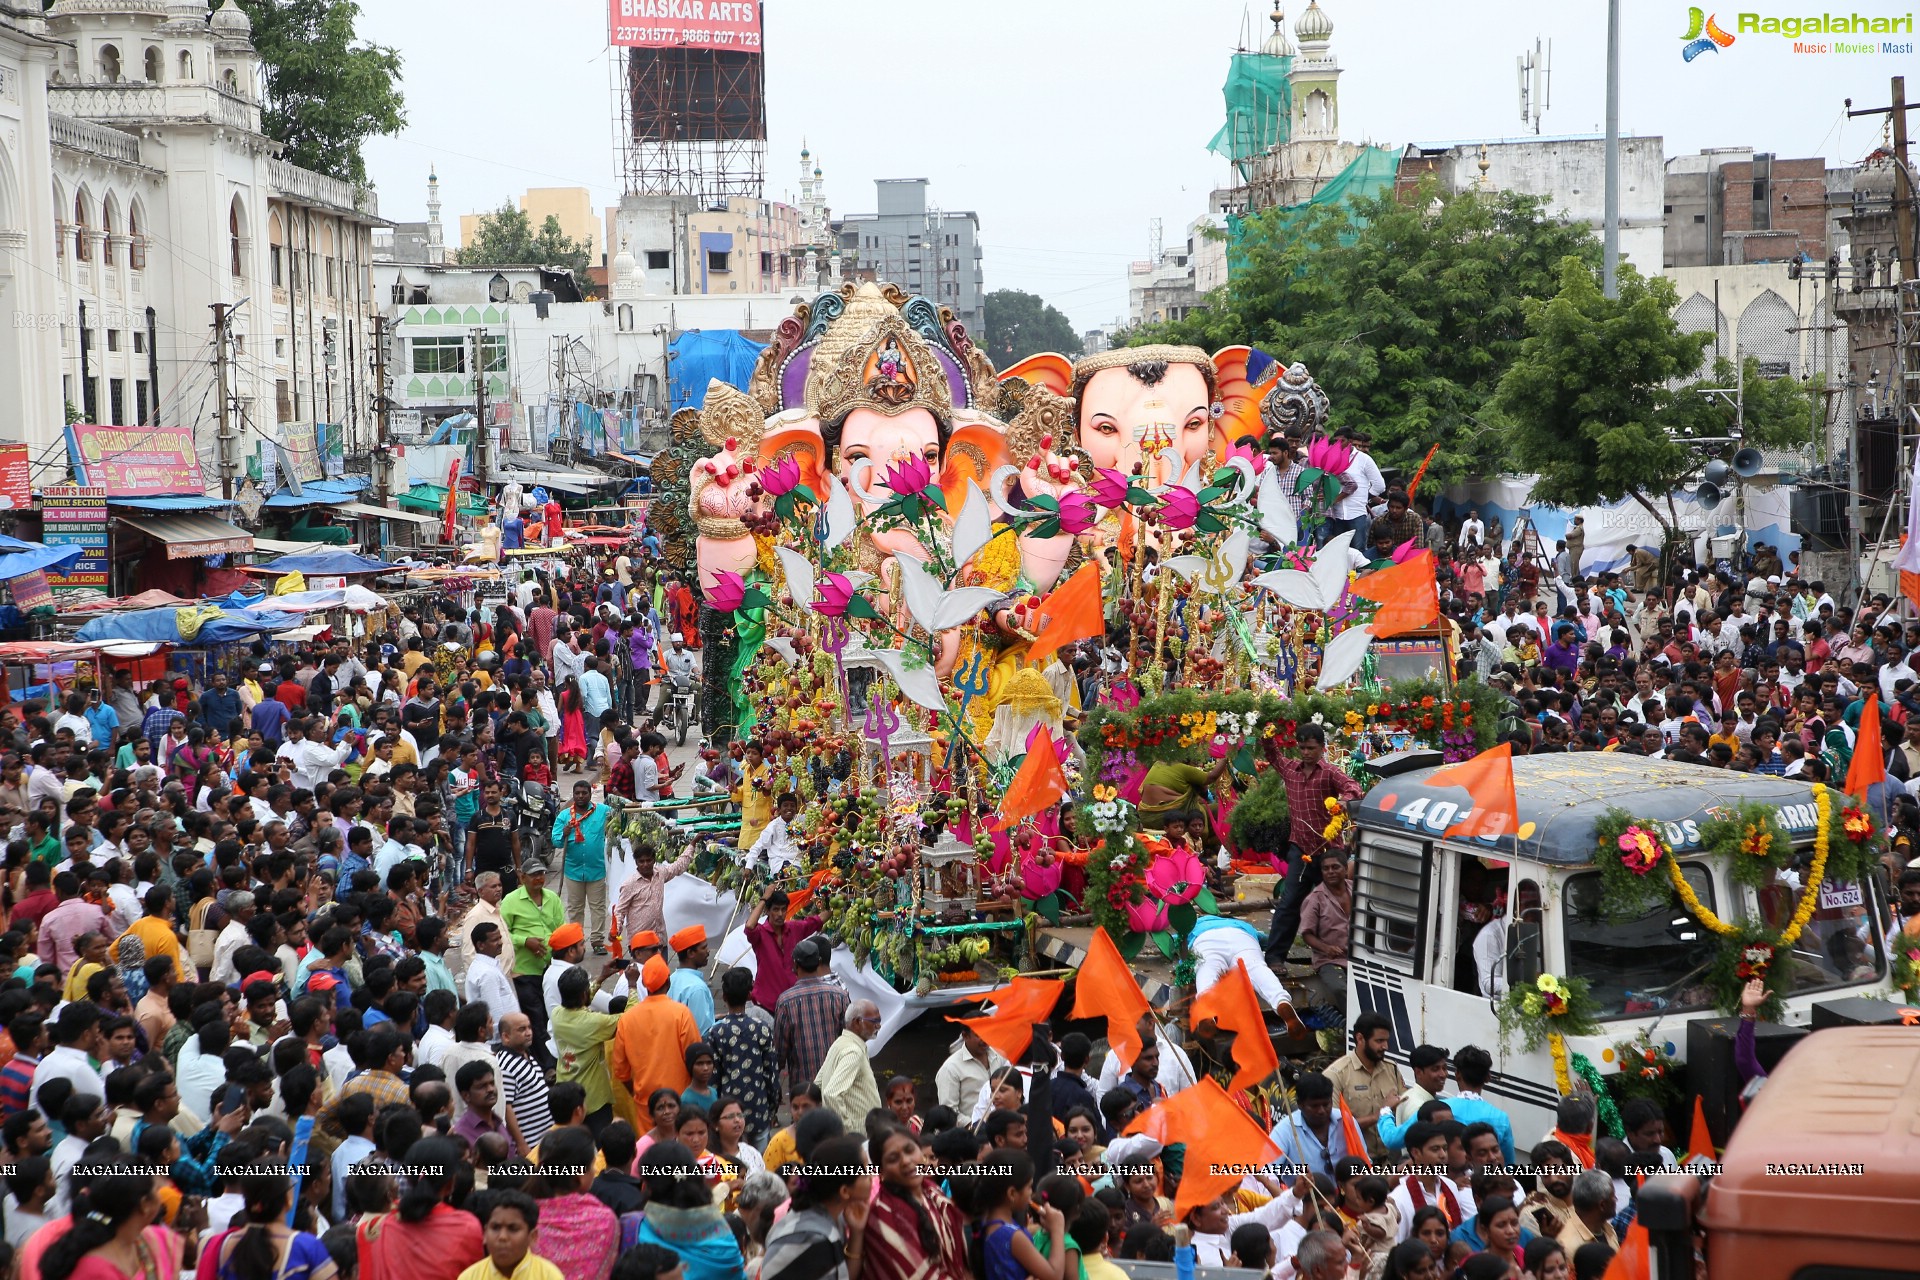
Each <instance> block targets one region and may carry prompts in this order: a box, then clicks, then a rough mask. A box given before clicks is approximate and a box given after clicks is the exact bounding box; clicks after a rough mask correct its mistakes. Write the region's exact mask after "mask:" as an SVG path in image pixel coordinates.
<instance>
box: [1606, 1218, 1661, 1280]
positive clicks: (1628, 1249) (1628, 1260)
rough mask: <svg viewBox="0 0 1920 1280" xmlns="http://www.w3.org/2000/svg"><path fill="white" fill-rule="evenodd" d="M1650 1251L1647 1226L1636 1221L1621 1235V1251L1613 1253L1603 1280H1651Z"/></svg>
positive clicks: (1651, 1264)
mask: <svg viewBox="0 0 1920 1280" xmlns="http://www.w3.org/2000/svg"><path fill="white" fill-rule="evenodd" d="M1650 1253H1651V1250H1650V1249H1649V1247H1648V1237H1647V1228H1646V1226H1645V1225H1644V1224H1643V1223H1640V1222H1635V1223H1634V1224H1633V1225H1632V1226H1630V1227H1628V1228H1627V1232H1626V1234H1625V1235H1623V1236H1621V1237H1620V1252H1618V1253H1616V1254H1614V1255H1613V1261H1611V1262H1609V1263H1608V1264H1607V1270H1606V1274H1605V1275H1603V1276H1602V1277H1601V1280H1649V1278H1650V1277H1651V1276H1652V1275H1653V1259H1652V1258H1651V1257H1650V1256H1649V1255H1650Z"/></svg>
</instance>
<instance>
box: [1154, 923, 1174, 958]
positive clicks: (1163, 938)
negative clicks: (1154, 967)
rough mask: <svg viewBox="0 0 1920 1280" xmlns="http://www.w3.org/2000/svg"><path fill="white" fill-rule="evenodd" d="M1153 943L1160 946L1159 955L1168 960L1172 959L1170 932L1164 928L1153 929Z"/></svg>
mask: <svg viewBox="0 0 1920 1280" xmlns="http://www.w3.org/2000/svg"><path fill="white" fill-rule="evenodd" d="M1153 945H1154V946H1156V947H1158V948H1160V954H1161V955H1163V956H1165V957H1166V958H1167V959H1169V960H1171V959H1173V935H1172V934H1171V933H1168V932H1167V931H1166V930H1165V929H1155V930H1154V931H1153Z"/></svg>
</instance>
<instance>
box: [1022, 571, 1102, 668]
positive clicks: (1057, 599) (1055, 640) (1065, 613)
mask: <svg viewBox="0 0 1920 1280" xmlns="http://www.w3.org/2000/svg"><path fill="white" fill-rule="evenodd" d="M1106 632H1107V617H1106V613H1105V611H1104V609H1103V607H1102V601H1101V598H1100V561H1099V559H1098V558H1095V559H1092V560H1089V561H1087V562H1086V563H1085V564H1083V565H1081V566H1080V568H1079V570H1078V572H1076V573H1075V574H1074V575H1073V576H1072V577H1071V578H1068V579H1067V580H1066V581H1065V582H1063V583H1061V584H1060V585H1059V586H1057V587H1055V588H1054V589H1053V590H1052V591H1051V592H1050V593H1049V594H1048V595H1047V598H1046V599H1044V600H1042V601H1041V602H1040V624H1039V627H1038V628H1037V630H1036V631H1035V633H1034V640H1033V644H1032V645H1031V646H1030V647H1029V648H1028V649H1027V661H1028V662H1030V663H1033V664H1035V665H1041V664H1044V663H1045V662H1046V660H1047V659H1048V658H1050V657H1052V656H1053V652H1054V650H1056V649H1058V648H1059V647H1060V646H1061V645H1063V644H1072V643H1073V642H1074V641H1075V640H1091V639H1092V638H1093V637H1095V636H1100V635H1105V634H1106Z"/></svg>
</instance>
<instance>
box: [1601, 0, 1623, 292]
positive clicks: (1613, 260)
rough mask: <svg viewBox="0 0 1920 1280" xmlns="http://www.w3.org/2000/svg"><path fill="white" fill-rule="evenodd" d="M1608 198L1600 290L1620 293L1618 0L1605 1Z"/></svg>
mask: <svg viewBox="0 0 1920 1280" xmlns="http://www.w3.org/2000/svg"><path fill="white" fill-rule="evenodd" d="M1606 186H1607V197H1606V210H1605V215H1604V221H1605V226H1604V228H1603V232H1604V234H1603V237H1602V249H1601V253H1602V258H1601V268H1600V291H1601V292H1602V293H1604V294H1605V295H1606V296H1607V297H1609V298H1617V297H1619V296H1620V0H1607V179H1606Z"/></svg>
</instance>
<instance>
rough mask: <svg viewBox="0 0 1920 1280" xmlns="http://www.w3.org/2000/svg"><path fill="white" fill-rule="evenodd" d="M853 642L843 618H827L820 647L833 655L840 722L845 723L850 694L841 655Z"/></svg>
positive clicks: (850, 630) (844, 664)
mask: <svg viewBox="0 0 1920 1280" xmlns="http://www.w3.org/2000/svg"><path fill="white" fill-rule="evenodd" d="M851 643H853V630H852V628H850V627H848V626H847V620H846V619H845V618H828V619H827V627H826V634H825V635H824V636H823V637H822V638H821V641H820V647H821V648H823V649H825V650H826V651H827V652H828V653H830V654H832V655H833V674H834V679H835V680H836V681H837V682H838V684H837V687H838V688H839V690H840V722H841V723H842V724H845V723H846V720H847V703H848V701H849V700H850V696H851V695H850V694H849V693H848V691H847V666H846V662H845V660H844V659H843V658H842V657H841V655H842V654H844V653H845V652H846V651H847V646H848V645H849V644H851Z"/></svg>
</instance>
